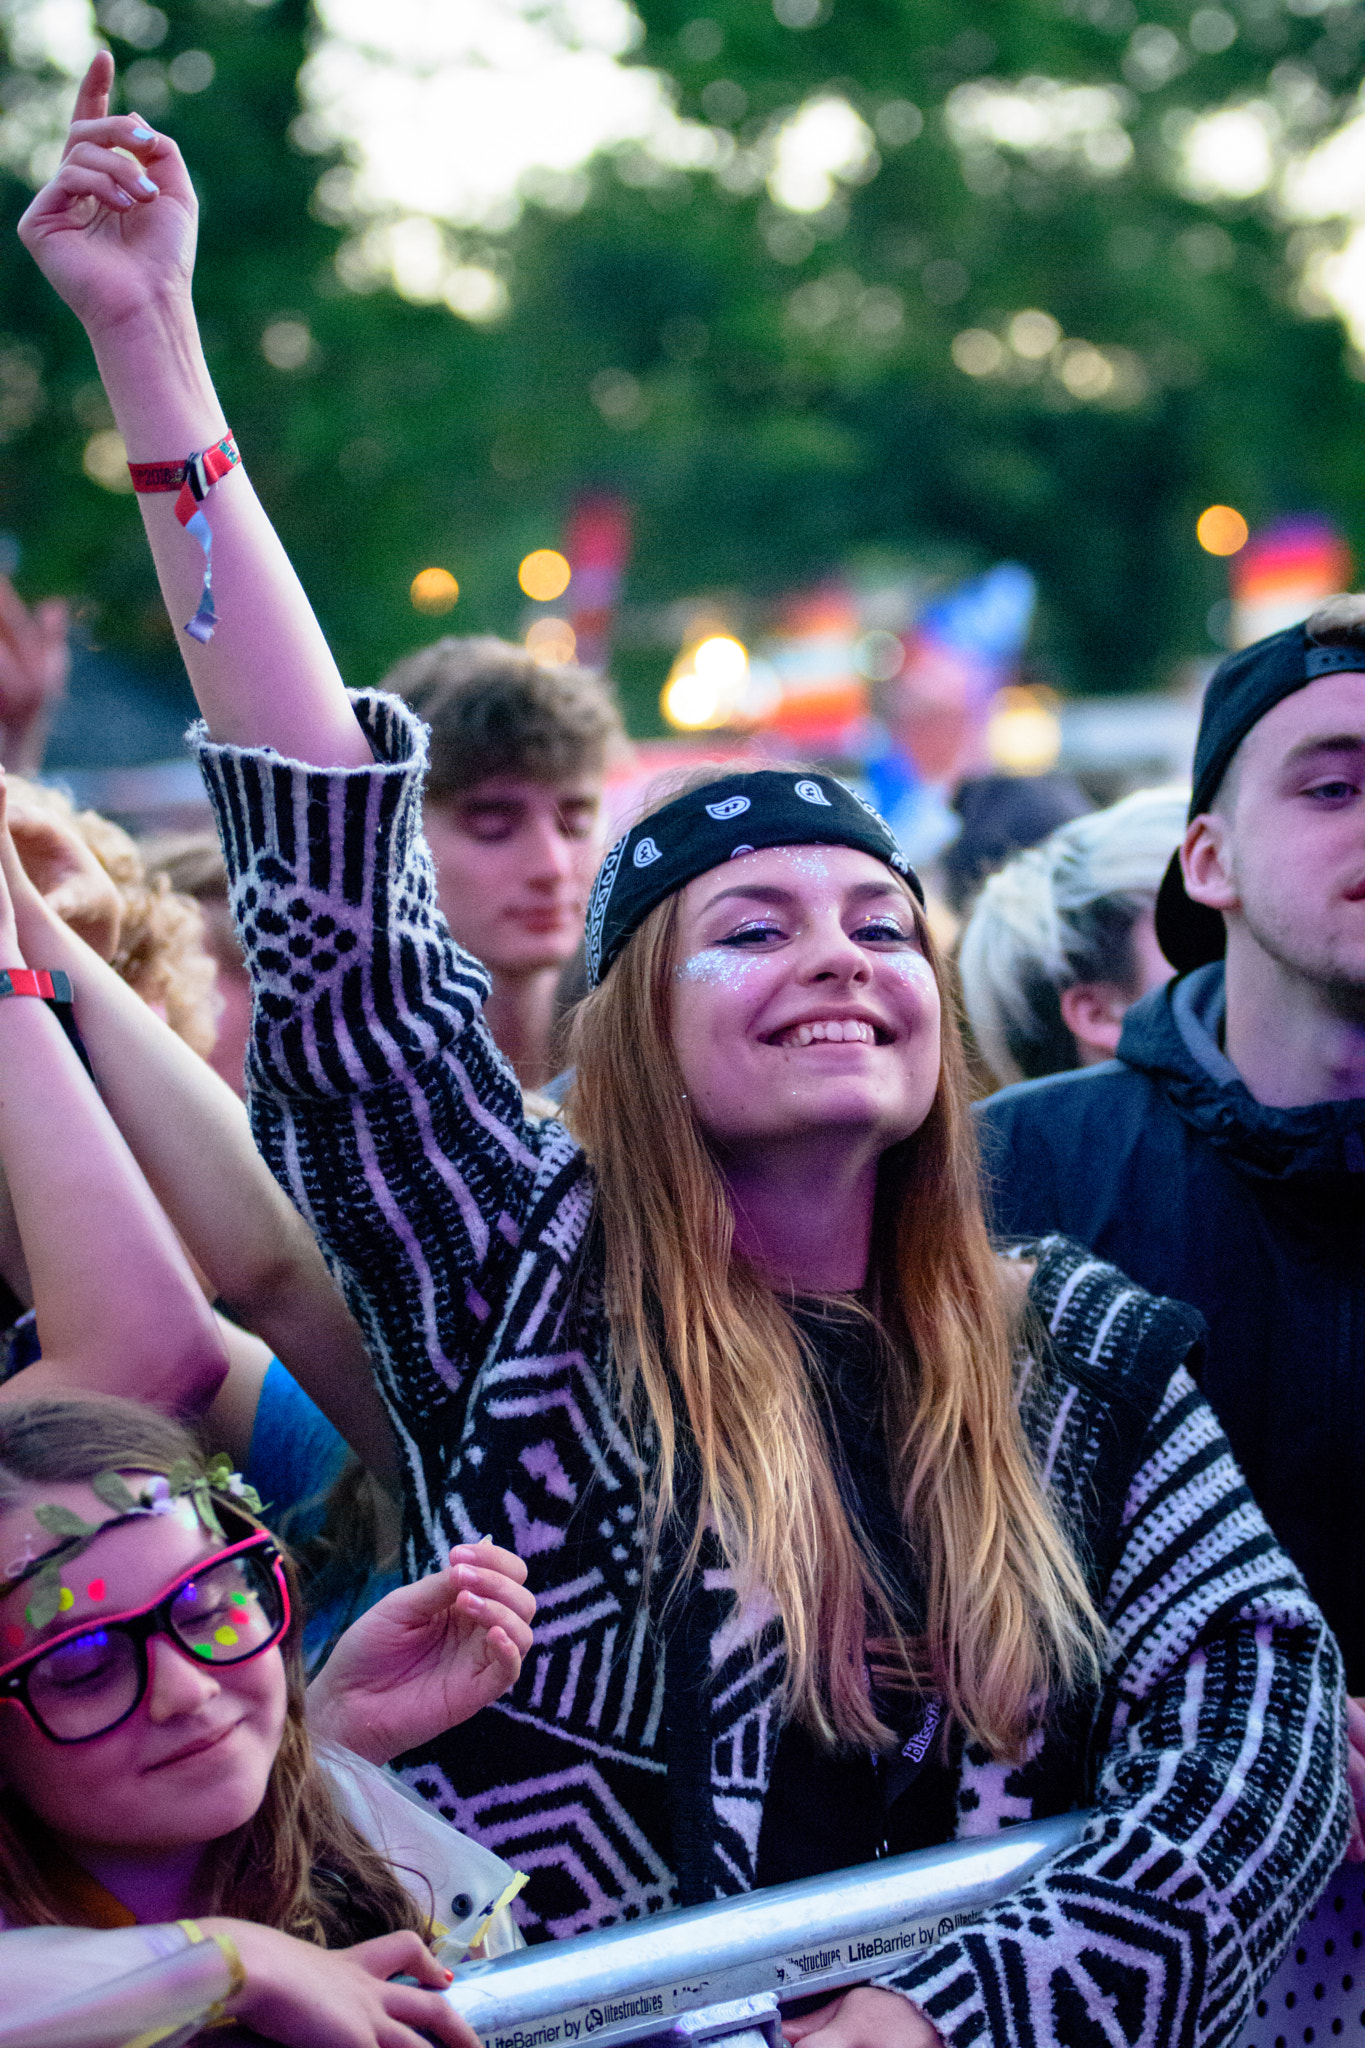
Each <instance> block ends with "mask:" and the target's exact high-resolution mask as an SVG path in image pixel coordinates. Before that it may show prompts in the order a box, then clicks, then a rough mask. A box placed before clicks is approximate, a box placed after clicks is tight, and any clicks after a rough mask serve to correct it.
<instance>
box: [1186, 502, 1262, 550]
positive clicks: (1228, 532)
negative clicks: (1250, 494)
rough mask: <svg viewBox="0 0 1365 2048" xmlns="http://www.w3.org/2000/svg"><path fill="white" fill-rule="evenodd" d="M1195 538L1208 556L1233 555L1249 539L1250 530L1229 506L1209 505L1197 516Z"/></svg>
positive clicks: (1237, 513) (1238, 514)
mask: <svg viewBox="0 0 1365 2048" xmlns="http://www.w3.org/2000/svg"><path fill="white" fill-rule="evenodd" d="M1194 532H1195V538H1196V540H1197V541H1198V542H1199V545H1200V547H1201V548H1203V550H1204V552H1205V554H1208V555H1235V554H1237V553H1239V552H1240V550H1241V549H1242V548H1244V547H1245V546H1246V544H1247V541H1248V539H1249V538H1250V529H1249V527H1248V526H1247V523H1246V521H1245V519H1243V517H1242V515H1241V513H1240V512H1234V510H1233V508H1232V506H1231V505H1210V506H1209V507H1208V508H1207V509H1206V510H1205V511H1203V512H1201V513H1200V515H1199V521H1198V524H1197V525H1196V527H1195V529H1194Z"/></svg>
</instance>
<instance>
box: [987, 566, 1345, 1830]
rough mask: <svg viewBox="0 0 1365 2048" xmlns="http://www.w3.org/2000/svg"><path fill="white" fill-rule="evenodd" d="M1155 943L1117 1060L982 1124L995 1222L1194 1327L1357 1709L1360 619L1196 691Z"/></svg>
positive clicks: (1048, 1087) (1208, 1387)
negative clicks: (1170, 1305) (1177, 1304)
mask: <svg viewBox="0 0 1365 2048" xmlns="http://www.w3.org/2000/svg"><path fill="white" fill-rule="evenodd" d="M1156 930H1157V938H1158V941H1159V943H1160V945H1161V947H1162V950H1163V951H1164V953H1165V954H1166V957H1167V959H1168V960H1170V962H1171V963H1172V965H1173V966H1174V967H1175V968H1176V970H1177V974H1176V979H1175V980H1174V981H1172V982H1169V983H1167V984H1166V985H1165V986H1164V987H1162V988H1160V989H1157V990H1154V991H1153V992H1152V993H1151V994H1150V995H1148V996H1146V997H1144V998H1143V999H1142V1000H1141V1001H1140V1002H1138V1003H1137V1004H1136V1005H1135V1006H1134V1007H1133V1008H1132V1009H1130V1010H1129V1012H1128V1014H1127V1017H1126V1018H1125V1020H1124V1027H1123V1035H1122V1037H1121V1039H1120V1041H1119V1046H1118V1057H1117V1059H1115V1060H1111V1061H1109V1062H1107V1063H1106V1064H1105V1065H1103V1066H1099V1067H1091V1068H1086V1069H1082V1070H1080V1071H1078V1072H1075V1073H1065V1074H1056V1075H1051V1076H1049V1077H1048V1078H1047V1079H1045V1080H1040V1081H1028V1082H1024V1083H1022V1084H1021V1085H1020V1086H1018V1087H1015V1088H1007V1089H1005V1090H1004V1091H1003V1092H1002V1093H1001V1094H999V1095H995V1096H992V1097H991V1099H990V1100H989V1101H988V1102H986V1103H984V1104H983V1105H982V1106H981V1110H980V1116H981V1121H982V1126H983V1133H982V1134H983V1139H984V1142H985V1152H986V1163H987V1169H988V1172H989V1174H990V1176H991V1177H992V1181H993V1197H994V1201H993V1206H994V1214H995V1220H996V1222H997V1224H998V1226H999V1228H1000V1229H1001V1230H1002V1231H1003V1232H1008V1233H1009V1234H1010V1235H1014V1234H1016V1233H1021V1234H1035V1233H1045V1232H1047V1231H1050V1230H1061V1231H1065V1232H1066V1233H1068V1234H1069V1235H1070V1236H1072V1237H1076V1238H1079V1239H1080V1240H1081V1241H1082V1243H1084V1244H1088V1245H1089V1246H1091V1247H1092V1249H1093V1250H1095V1251H1096V1252H1098V1253H1099V1254H1100V1255H1101V1256H1102V1257H1104V1258H1106V1259H1109V1260H1112V1261H1113V1263H1114V1264H1115V1265H1117V1266H1119V1267H1121V1268H1122V1269H1123V1271H1124V1272H1126V1273H1128V1274H1129V1275H1130V1276H1131V1277H1132V1278H1133V1279H1134V1280H1136V1281H1138V1282H1139V1283H1140V1284H1141V1285H1142V1286H1143V1287H1146V1288H1149V1289H1151V1290H1152V1291H1153V1292H1154V1293H1157V1294H1168V1295H1176V1296H1178V1297H1180V1298H1181V1299H1183V1300H1185V1301H1188V1302H1193V1303H1194V1305H1195V1306H1196V1307H1197V1308H1198V1309H1200V1310H1201V1311H1202V1313H1203V1314H1204V1316H1205V1318H1206V1319H1207V1322H1208V1326H1209V1334H1208V1351H1207V1363H1206V1366H1205V1369H1204V1375H1203V1386H1204V1391H1205V1392H1206V1393H1207V1394H1208V1396H1209V1398H1210V1400H1211V1402H1212V1404H1213V1407H1214V1409H1215V1410H1216V1412H1217V1414H1218V1417H1219V1419H1220V1421H1221V1422H1222V1424H1223V1426H1224V1428H1225V1429H1226V1431H1227V1433H1228V1436H1229V1438H1230V1439H1231V1442H1232V1447H1233V1450H1234V1451H1235V1452H1236V1454H1237V1457H1238V1459H1239V1460H1240V1463H1241V1465H1242V1469H1243V1471H1244V1472H1245V1474H1246V1476H1247V1479H1248V1481H1249V1483H1250V1485H1251V1489H1252V1492H1253V1493H1254V1494H1255V1496H1256V1499H1257V1500H1258V1502H1259V1503H1260V1506H1261V1507H1262V1508H1263V1510H1264V1511H1265V1514H1266V1517H1267V1519H1268V1520H1269V1522H1270V1524H1271V1526H1272V1528H1273V1529H1274V1530H1275V1533H1276V1535H1277V1536H1278V1537H1279V1538H1280V1541H1281V1542H1282V1543H1283V1544H1284V1546H1285V1548H1286V1549H1287V1550H1288V1551H1289V1553H1290V1555H1291V1556H1292V1557H1293V1558H1294V1560H1295V1562H1296V1563H1297V1564H1298V1565H1299V1567H1300V1569H1301V1570H1302V1571H1303V1573H1304V1575H1305V1576H1306V1578H1307V1580H1308V1583H1309V1586H1310V1587H1311V1589H1312V1591H1313V1593H1314V1595H1315V1597H1316V1598H1317V1600H1318V1601H1319V1602H1320V1604H1321V1606H1322V1608H1323V1609H1324V1611H1325V1613H1326V1615H1327V1619H1328V1621H1329V1622H1330V1623H1331V1625H1332V1627H1333V1629H1334V1630H1335V1632H1336V1634H1337V1637H1338V1640H1339V1641H1340V1643H1341V1646H1342V1649H1343V1651H1344V1652H1345V1657H1346V1670H1347V1680H1348V1684H1349V1687H1350V1690H1351V1691H1352V1692H1353V1693H1357V1694H1358V1693H1362V1692H1365V1256H1362V1254H1365V597H1343V598H1334V599H1332V600H1331V601H1330V602H1329V603H1327V604H1326V605H1324V606H1323V607H1322V608H1321V609H1320V610H1318V611H1316V612H1314V613H1313V615H1312V616H1311V617H1310V618H1309V619H1308V620H1307V621H1306V623H1305V624H1304V625H1301V626H1292V627H1290V628H1289V629H1288V630H1287V631H1286V632H1282V633H1276V634H1273V635H1272V636H1271V637H1270V638H1269V639H1265V640H1260V641H1257V642H1256V644H1255V645H1254V646H1252V647H1248V648H1245V649H1243V650H1242V651H1241V652H1240V653H1237V654H1234V655H1232V656H1230V657H1229V659H1228V660H1226V661H1224V662H1223V663H1222V664H1221V665H1220V666H1219V668H1218V669H1217V670H1216V671H1215V673H1214V675H1213V678H1212V680H1211V681H1210V683H1209V687H1208V693H1207V696H1206V698H1205V702H1204V712H1203V718H1202V721H1201V724H1200V729H1199V740H1198V745H1197V748H1196V752H1195V762H1194V794H1193V800H1192V802H1191V804H1190V813H1189V825H1188V828H1187V830H1186V833H1185V837H1184V840H1183V841H1182V843H1181V846H1180V848H1179V850H1178V852H1177V854H1176V855H1175V857H1174V858H1173V859H1172V861H1171V865H1170V868H1169V870H1168V871H1167V874H1166V878H1165V881H1164V883H1163V885H1162V889H1161V894H1160V897H1159V899H1158V903H1157V911H1156ZM1356 1725H1357V1726H1358V1727H1362V1728H1365V1718H1362V1719H1361V1720H1358V1721H1357V1723H1356ZM1362 1775H1363V1776H1365V1771H1363V1773H1362ZM1357 1797H1358V1799H1359V1798H1360V1793H1359V1791H1358V1793H1357Z"/></svg>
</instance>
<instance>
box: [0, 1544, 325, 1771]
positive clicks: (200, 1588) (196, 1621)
mask: <svg viewBox="0 0 1365 2048" xmlns="http://www.w3.org/2000/svg"><path fill="white" fill-rule="evenodd" d="M288 1626H289V1588H288V1586H287V1584H286V1582H285V1576H284V1564H283V1561H282V1559H281V1557H280V1551H279V1546H278V1545H277V1544H276V1542H275V1540H274V1538H273V1537H272V1536H271V1535H270V1534H269V1533H268V1532H267V1531H266V1530H264V1529H262V1530H260V1531H259V1532H258V1533H257V1534H256V1535H254V1536H249V1537H247V1538H246V1540H245V1541H244V1542H241V1543H234V1544H232V1545H231V1546H230V1548H228V1549H227V1550H219V1551H215V1552H214V1554H213V1555H212V1556H211V1557H206V1558H202V1559H201V1560H200V1561H199V1563H198V1564H196V1565H192V1566H191V1567H190V1569H189V1571H187V1572H182V1573H181V1575H180V1577H179V1578H178V1579H177V1580H176V1581H175V1582H174V1584H173V1585H171V1586H168V1587H167V1589H166V1591H165V1592H164V1593H158V1595H157V1597H156V1599H155V1600H153V1601H150V1602H149V1603H148V1605H147V1606H146V1607H135V1608H133V1609H131V1610H130V1611H128V1612H127V1613H124V1614H112V1615H110V1616H108V1617H107V1618H106V1617H105V1616H103V1615H100V1616H99V1617H98V1619H96V1618H95V1617H93V1616H91V1615H88V1614H87V1615H83V1616H82V1618H81V1620H80V1622H79V1624H78V1625H77V1626H76V1627H75V1628H72V1629H68V1630H67V1632H66V1633H65V1634H64V1635H60V1636H56V1637H53V1638H51V1639H50V1640H49V1641H47V1642H45V1643H43V1644H42V1645H41V1646H40V1647H39V1648H38V1649H36V1650H33V1651H31V1652H30V1653H29V1655H28V1656H26V1657H23V1658H20V1659H19V1661H18V1662H17V1663H15V1664H12V1665H11V1666H10V1668H9V1669H8V1670H7V1671H0V1700H13V1701H14V1702H15V1703H16V1705H18V1706H21V1707H22V1708H23V1709H24V1711H25V1712H26V1713H27V1714H28V1716H29V1718H30V1720H32V1721H33V1722H34V1723H35V1724H36V1725H37V1727H38V1728H39V1729H41V1731H42V1733H43V1734H44V1735H46V1736H47V1738H48V1740H49V1741H50V1742H91V1741H93V1740H94V1738H95V1736H97V1735H107V1734H108V1733H109V1732H110V1730H111V1729H113V1728H117V1727H118V1726H119V1724H120V1723H121V1722H123V1721H126V1720H127V1719H128V1716H129V1715H130V1714H131V1713H133V1712H134V1710H135V1709H136V1708H137V1707H138V1706H139V1705H140V1704H141V1702H142V1701H143V1699H144V1698H145V1697H146V1693H147V1683H148V1674H149V1669H150V1665H149V1660H148V1656H147V1645H148V1643H149V1642H150V1640H151V1638H152V1637H153V1636H165V1637H166V1639H167V1640H168V1641H169V1642H170V1643H172V1644H173V1645H174V1646H175V1648H176V1649H177V1650H179V1651H181V1652H182V1653H183V1655H185V1656H186V1657H188V1658H190V1659H191V1661H192V1662H193V1663H196V1664H207V1665H209V1666H211V1667H220V1666H223V1665H228V1664H245V1663H247V1662H249V1660H250V1659H251V1658H252V1657H259V1656H260V1655H261V1654H262V1652H263V1651H265V1650H268V1649H270V1648H271V1647H272V1645H273V1644H275V1643H278V1642H279V1640H280V1638H281V1637H282V1636H283V1635H284V1632H285V1630H286V1629H287V1628H288Z"/></svg>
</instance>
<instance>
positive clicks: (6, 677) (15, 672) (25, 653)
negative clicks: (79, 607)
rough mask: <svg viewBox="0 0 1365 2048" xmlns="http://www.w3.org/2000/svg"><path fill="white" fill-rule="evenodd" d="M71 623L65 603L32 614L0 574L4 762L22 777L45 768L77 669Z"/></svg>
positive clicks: (0, 753) (50, 603)
mask: <svg viewBox="0 0 1365 2048" xmlns="http://www.w3.org/2000/svg"><path fill="white" fill-rule="evenodd" d="M68 623H69V621H68V618H67V610H66V606H65V604H64V603H63V602H62V600H61V598H59V597H49V598H47V599H45V600H44V602H43V603H42V604H35V605H34V606H33V608H32V610H30V609H29V607H28V606H27V605H26V604H25V603H24V601H23V599H22V598H21V597H20V595H19V593H18V591H17V590H16V589H15V587H14V585H13V584H12V583H11V582H10V580H9V577H8V576H3V575H0V757H3V759H4V762H5V766H6V767H7V768H12V769H14V771H15V772H16V774H20V775H23V774H32V773H33V772H34V771H35V770H36V769H38V768H41V766H42V763H43V746H44V742H45V741H46V738H47V721H48V715H49V713H50V712H51V710H52V707H53V705H54V704H56V703H57V702H58V701H59V700H60V699H61V698H62V697H63V696H65V694H66V681H67V676H68V675H69V673H70V670H71V650H70V648H69V646H68V645H67V638H66V634H67V626H68Z"/></svg>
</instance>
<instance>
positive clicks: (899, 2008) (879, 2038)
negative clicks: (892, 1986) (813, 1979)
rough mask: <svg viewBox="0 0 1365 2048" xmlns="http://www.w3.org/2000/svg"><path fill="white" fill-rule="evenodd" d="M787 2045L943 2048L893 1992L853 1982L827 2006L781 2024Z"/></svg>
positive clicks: (939, 2037) (930, 2029) (913, 2007)
mask: <svg viewBox="0 0 1365 2048" xmlns="http://www.w3.org/2000/svg"><path fill="white" fill-rule="evenodd" d="M782 2032H783V2035H784V2037H785V2039H786V2040H787V2041H789V2042H793V2043H794V2042H797V2041H803V2042H805V2044H806V2048H943V2037H942V2035H941V2034H940V2033H939V2031H938V2029H937V2028H936V2027H934V2026H932V2025H931V2024H930V2022H929V2021H928V2020H927V2019H926V2018H925V2017H924V2014H923V2013H922V2012H921V2011H920V2009H919V2007H918V2006H917V2005H912V2004H911V2003H910V2000H909V1999H908V1998H902V1997H901V1996H900V1994H899V1992H896V1991H879V1990H878V1988H877V1986H876V1985H875V1984H857V1985H855V1986H854V1988H853V1989H852V1990H851V1991H841V1992H839V1993H838V1995H837V1996H836V1997H834V1998H832V1999H831V2000H830V2001H829V2003H828V2005H821V2006H817V2007H816V2009H815V2011H814V2012H808V2013H803V2014H802V2015H801V2017H800V2019H786V2018H784V2019H783V2021H782Z"/></svg>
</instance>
